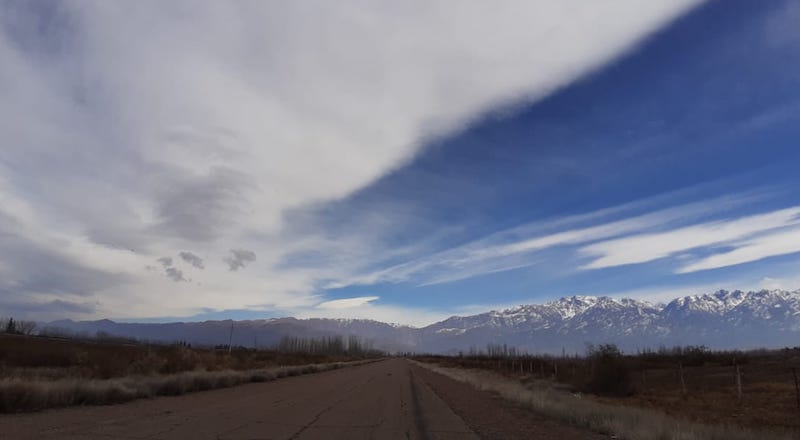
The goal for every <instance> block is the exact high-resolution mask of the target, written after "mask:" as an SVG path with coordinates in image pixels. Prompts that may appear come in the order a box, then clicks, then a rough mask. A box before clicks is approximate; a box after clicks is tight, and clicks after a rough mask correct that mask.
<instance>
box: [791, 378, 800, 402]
mask: <svg viewBox="0 0 800 440" xmlns="http://www.w3.org/2000/svg"><path fill="white" fill-rule="evenodd" d="M792 375H793V376H794V395H795V397H796V398H797V409H798V410H799V411H800V382H798V381H797V368H794V367H792Z"/></svg>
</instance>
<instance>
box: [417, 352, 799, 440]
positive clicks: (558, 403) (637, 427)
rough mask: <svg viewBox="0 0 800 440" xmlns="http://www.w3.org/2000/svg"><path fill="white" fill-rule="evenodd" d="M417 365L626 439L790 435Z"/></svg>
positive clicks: (778, 439) (732, 439)
mask: <svg viewBox="0 0 800 440" xmlns="http://www.w3.org/2000/svg"><path fill="white" fill-rule="evenodd" d="M417 364H418V365H420V366H422V367H425V368H428V369H431V370H433V371H436V372H438V373H441V374H444V375H446V376H448V377H451V378H453V379H456V380H459V381H461V382H466V383H469V384H471V385H473V386H475V387H476V388H479V389H483V390H489V391H494V392H497V393H499V394H500V395H501V396H502V397H503V398H505V399H508V400H510V401H514V402H517V403H520V404H522V405H525V406H527V407H530V408H531V409H533V410H534V411H536V412H538V413H541V414H544V415H546V416H549V417H552V418H555V419H559V420H562V421H564V422H567V423H569V424H572V425H576V426H580V427H585V428H588V429H590V430H593V431H596V432H600V433H606V434H611V435H616V436H618V437H620V438H623V439H627V440H753V439H759V440H767V439H775V440H784V439H786V440H788V439H790V438H796V434H795V435H791V434H790V433H775V432H758V431H753V430H747V429H742V428H740V427H733V426H729V425H713V426H712V425H705V424H701V423H696V422H692V421H688V420H686V419H682V418H676V417H672V416H669V415H667V414H664V413H662V412H659V411H653V410H647V409H641V408H631V407H625V406H618V405H610V404H605V403H602V402H598V401H595V400H591V399H587V398H584V397H581V396H580V395H575V394H572V393H569V392H566V391H564V390H563V389H559V388H558V387H556V386H554V384H552V383H548V382H546V381H536V382H532V383H529V384H528V385H525V384H523V383H521V382H520V381H519V380H515V379H512V378H508V377H505V376H502V375H499V374H496V373H492V372H489V371H483V370H474V369H469V370H467V369H462V368H445V367H441V366H438V365H433V364H430V363H422V362H417Z"/></svg>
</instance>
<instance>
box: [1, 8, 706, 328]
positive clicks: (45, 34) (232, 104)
mask: <svg viewBox="0 0 800 440" xmlns="http://www.w3.org/2000/svg"><path fill="white" fill-rule="evenodd" d="M695 3H697V2H696V1H692V0H680V1H676V0H663V1H648V2H641V1H638V0H619V1H613V2H603V3H599V2H590V1H564V2H551V1H527V2H509V3H503V4H502V5H498V4H494V3H487V2H478V1H474V2H459V3H458V5H454V4H453V3H452V2H430V1H425V2H411V3H407V2H406V3H397V2H386V3H382V2H371V3H363V2H322V1H320V2H282V3H277V2H258V1H252V2H246V1H245V2H213V1H170V2H162V1H139V2H125V3H121V2H104V1H74V2H72V1H64V2H54V3H39V2H17V3H11V4H4V6H3V7H2V8H3V9H2V13H0V96H2V97H3V99H2V100H0V133H2V137H3V146H2V149H0V185H2V191H0V293H2V297H3V304H2V306H3V307H4V308H5V309H7V310H13V309H14V307H18V308H20V307H23V305H24V304H35V305H36V306H37V307H39V308H38V309H37V310H39V312H38V313H40V314H41V316H40V317H42V318H46V317H47V316H44V315H47V313H46V312H47V311H48V310H49V312H50V315H53V316H61V315H64V314H68V313H67V312H69V310H72V311H75V310H81V311H84V312H86V314H87V315H94V316H113V317H136V316H154V315H162V316H163V315H173V316H175V315H187V314H191V313H194V312H196V311H198V310H200V309H201V308H211V309H230V308H241V307H250V308H254V309H259V308H262V309H270V310H274V309H281V310H288V309H293V308H297V307H309V308H313V306H314V304H316V303H318V298H317V297H316V296H315V295H314V288H315V285H316V283H317V282H318V279H319V277H320V274H317V273H314V272H313V271H305V272H304V271H286V270H279V269H276V268H275V266H274V265H275V264H276V262H278V261H280V259H281V258H282V256H283V255H285V252H287V251H288V250H290V248H291V243H286V242H285V240H284V237H282V236H281V221H282V220H281V219H282V214H283V213H284V212H285V211H286V210H287V209H289V208H292V207H297V206H302V205H305V204H308V203H312V202H318V201H325V200H331V199H336V198H340V197H343V196H346V195H347V194H350V193H351V192H353V191H355V190H357V189H359V188H362V187H364V186H365V185H368V184H369V183H370V182H372V181H374V180H375V179H376V178H378V177H379V176H381V175H383V174H384V173H386V172H388V171H389V170H391V169H393V168H395V167H398V166H401V165H402V164H403V162H404V161H407V160H408V159H409V158H411V157H412V156H413V155H414V154H415V152H416V151H417V150H418V149H419V148H420V147H421V146H422V144H423V142H424V141H425V140H426V139H428V138H430V137H435V136H442V135H446V134H448V133H452V132H453V131H456V130H458V129H460V128H461V127H463V126H464V125H465V124H467V123H469V122H470V121H471V120H473V119H475V118H477V117H479V116H480V115H481V114H483V113H485V112H488V111H491V110H493V109H496V108H498V107H501V106H505V105H509V104H512V103H518V102H524V101H532V100H535V99H537V98H540V97H542V96H544V95H546V94H548V93H550V92H552V91H553V90H555V89H557V88H558V87H562V86H565V85H566V84H568V83H569V82H571V81H572V80H574V79H575V78H577V77H579V76H580V75H583V74H585V73H587V72H589V71H591V70H592V69H594V68H596V67H598V66H600V65H602V64H603V63H605V62H608V61H609V60H611V59H612V58H613V57H615V56H617V55H619V54H620V53H622V52H624V51H625V50H627V49H630V48H631V47H633V46H634V45H635V44H636V43H637V42H638V41H640V40H641V38H643V37H644V36H646V35H647V34H649V33H650V32H652V31H654V30H656V29H658V28H659V27H661V26H662V25H664V24H665V23H667V22H668V21H669V20H671V19H673V18H675V17H676V16H678V15H679V14H681V13H683V12H685V11H686V10H688V9H689V8H690V7H691V6H692V5H694V4H695ZM230 249H247V250H248V251H249V252H253V253H254V254H255V255H258V259H257V260H254V261H251V262H250V264H249V266H248V267H247V269H246V270H240V271H231V270H228V268H229V266H228V265H226V264H225V263H224V262H223V261H222V258H224V257H225V255H226V254H227V253H228V252H229V250H230ZM179 252H190V253H191V254H192V255H196V256H197V257H198V258H199V259H201V260H198V261H203V262H204V264H203V265H202V266H203V267H199V266H198V265H196V264H183V263H181V266H180V267H176V270H180V271H182V272H181V278H184V277H185V279H186V280H191V282H188V281H187V282H181V283H175V282H172V281H170V280H169V279H167V278H166V277H164V276H163V274H160V273H158V271H153V270H148V269H147V268H148V267H152V265H153V264H155V261H156V260H157V259H158V258H159V257H162V256H167V255H169V256H172V257H173V258H174V259H175V261H178V262H180V260H178V259H177V258H178V255H179ZM325 275H326V276H327V275H329V274H325ZM64 304H74V305H75V307H72V308H67V307H64ZM78 306H80V307H78ZM48 307H50V309H48Z"/></svg>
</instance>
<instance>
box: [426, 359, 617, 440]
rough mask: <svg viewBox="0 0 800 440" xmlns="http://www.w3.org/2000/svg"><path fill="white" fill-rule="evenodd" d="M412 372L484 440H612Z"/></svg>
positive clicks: (430, 374) (490, 395) (435, 376)
mask: <svg viewBox="0 0 800 440" xmlns="http://www.w3.org/2000/svg"><path fill="white" fill-rule="evenodd" d="M411 368H412V371H413V374H414V375H415V376H418V377H419V378H420V379H422V380H423V381H424V382H425V383H426V384H427V385H428V386H429V387H430V388H431V389H432V390H433V391H434V392H435V393H436V394H437V395H438V396H439V398H441V399H442V400H443V401H444V402H445V403H447V405H448V406H450V409H452V410H453V412H455V413H456V414H458V416H459V417H461V419H462V420H464V422H465V423H466V424H467V425H468V426H469V427H470V428H471V429H472V430H473V431H475V433H477V434H478V435H479V436H480V437H481V438H482V439H489V440H494V439H498V440H499V439H559V440H578V439H581V440H582V439H590V440H594V439H596V440H600V439H605V440H607V439H609V437H608V436H605V435H602V434H597V433H593V432H589V431H586V430H583V429H579V428H575V427H572V426H568V425H565V424H563V423H560V422H558V421H555V420H552V419H548V418H546V417H543V416H541V415H538V414H536V413H534V412H533V411H531V410H529V409H526V408H523V407H521V406H519V405H517V404H514V403H512V402H509V401H508V400H505V399H503V398H502V397H500V396H499V395H498V394H497V393H494V392H490V391H481V390H477V389H475V388H474V387H473V386H471V385H469V384H466V383H463V382H458V381H456V380H454V379H451V378H449V377H446V376H443V375H441V374H438V373H435V372H433V371H430V370H428V369H426V368H422V367H418V366H416V365H414V366H412V367H411Z"/></svg>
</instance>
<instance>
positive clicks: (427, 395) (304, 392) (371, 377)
mask: <svg viewBox="0 0 800 440" xmlns="http://www.w3.org/2000/svg"><path fill="white" fill-rule="evenodd" d="M423 376H424V374H422V373H421V371H420V370H419V369H418V368H417V367H412V366H411V364H410V363H409V362H407V361H405V360H403V359H390V360H386V361H381V362H376V363H371V364H366V365H360V366H355V367H348V368H344V369H340V370H334V371H328V372H323V373H317V374H311V375H307V376H298V377H292V378H285V379H280V380H277V381H274V382H267V383H260V384H249V385H243V386H238V387H234V388H227V389H221V390H214V391H206V392H201V393H195V394H187V395H184V396H177V397H161V398H156V399H149V400H138V401H134V402H130V403H125V404H119V405H112V406H98V407H73V408H64V409H57V410H49V411H43V412H39V413H30V414H14V415H3V416H0V433H1V434H0V437H3V438H9V439H64V440H67V439H225V440H227V439H458V440H470V439H477V438H478V436H477V435H476V434H475V433H474V432H473V431H472V430H471V429H470V428H469V427H468V426H467V424H466V423H465V422H464V421H463V420H462V419H461V418H459V416H458V415H456V414H455V413H454V412H453V411H452V410H451V409H450V407H449V406H448V405H447V404H446V403H445V402H444V401H443V400H442V399H441V398H439V397H438V396H437V395H436V393H434V391H433V390H432V389H431V387H430V386H429V385H428V384H427V383H426V381H425V380H424V379H423Z"/></svg>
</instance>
